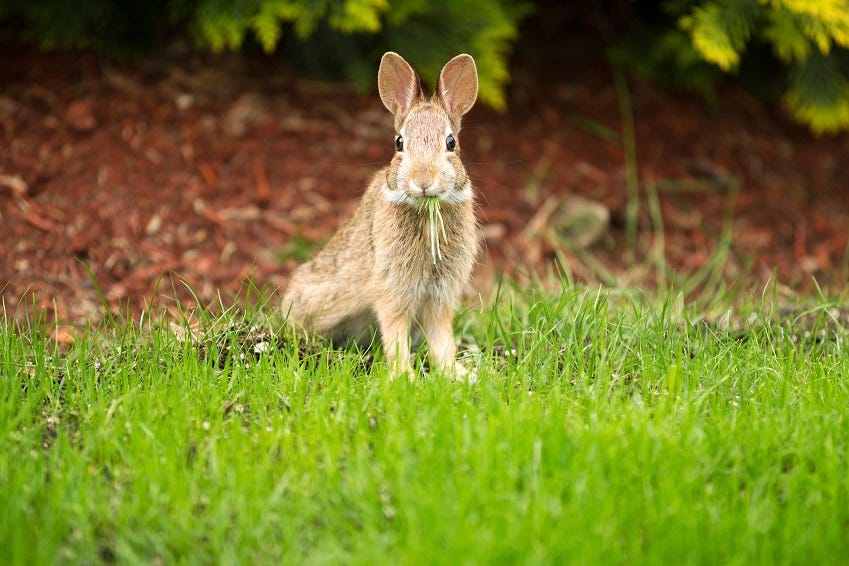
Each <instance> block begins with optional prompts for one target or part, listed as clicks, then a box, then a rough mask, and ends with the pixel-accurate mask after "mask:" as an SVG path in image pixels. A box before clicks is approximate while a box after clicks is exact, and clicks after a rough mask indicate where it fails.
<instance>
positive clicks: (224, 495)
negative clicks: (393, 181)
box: [0, 287, 849, 564]
mask: <svg viewBox="0 0 849 566" xmlns="http://www.w3.org/2000/svg"><path fill="white" fill-rule="evenodd" d="M677 299H678V297H677V295H675V294H673V293H670V294H668V295H664V296H661V297H660V298H654V297H649V296H646V295H643V294H640V293H630V292H616V291H605V292H602V291H597V290H586V289H575V288H571V287H568V288H566V289H564V290H563V291H562V292H560V293H558V294H555V295H546V294H543V293H542V292H518V291H515V290H511V289H502V292H501V295H500V297H499V299H498V300H497V301H496V302H495V304H494V306H493V307H491V308H484V309H479V310H471V311H467V312H465V313H464V314H463V316H462V317H461V318H460V319H459V320H458V327H459V328H460V330H461V332H462V334H463V336H464V337H465V338H464V342H465V344H464V347H463V348H462V350H464V352H465V356H466V357H468V358H471V360H469V361H467V363H468V364H469V365H473V366H476V368H477V372H478V380H477V382H476V383H473V384H458V383H455V382H453V381H451V380H448V379H444V378H442V377H441V376H439V375H430V376H425V377H422V378H420V379H417V380H416V381H414V382H412V383H409V382H407V381H406V380H396V381H393V382H391V381H389V380H388V379H387V372H386V368H385V366H384V365H383V363H382V362H381V358H380V354H379V353H378V356H377V361H376V363H375V364H374V365H373V366H372V367H371V368H366V367H364V363H363V357H362V355H361V354H360V353H358V352H356V351H353V350H348V351H335V350H329V349H327V348H322V347H305V345H303V344H298V343H297V342H295V341H293V340H292V339H291V337H289V336H288V335H287V334H285V333H280V334H277V333H268V332H267V331H265V332H262V331H258V330H256V329H250V328H249V320H250V319H248V320H244V319H242V318H241V316H240V315H239V314H238V313H237V312H236V311H235V310H229V311H225V312H224V314H222V315H218V316H216V317H213V316H211V315H208V314H207V315H206V316H201V317H200V319H199V320H200V323H199V324H190V322H191V321H189V320H188V319H187V321H186V323H185V325H183V327H181V328H179V329H175V328H174V327H173V326H171V325H169V324H166V323H165V321H157V320H153V321H151V320H146V321H145V323H144V324H143V325H138V324H132V323H129V322H127V323H124V324H122V325H113V326H110V327H108V328H98V329H90V330H89V331H88V332H86V333H85V334H84V335H82V336H80V338H79V339H78V340H77V342H76V343H75V344H74V345H73V346H72V347H70V348H69V349H68V350H67V351H61V349H57V345H56V344H53V343H52V342H51V340H50V338H49V330H50V329H49V328H48V327H47V326H46V325H44V324H40V323H32V324H30V325H27V326H25V327H16V326H14V325H13V323H12V322H10V321H9V320H4V321H3V322H2V326H0V374H2V379H0V389H2V392H1V393H0V443H2V446H3V450H2V451H1V452H0V501H2V505H0V548H2V549H3V550H2V552H3V560H4V562H8V563H19V564H23V563H26V564H39V563H53V562H75V563H78V562H111V561H116V560H117V561H120V562H151V561H162V562H166V563H174V562H189V563H222V562H226V563H230V562H245V563H268V562H276V563H280V562H284V563H292V562H296V563H326V562H340V561H342V562H356V563H366V562H368V563H372V562H389V561H393V562H396V561H397V562H401V563H435V562H440V563H445V562H450V563H454V562H456V563H468V562H476V563H477V562H495V563H517V562H518V563H539V562H542V563H552V562H575V563H604V564H609V563H633V562H640V563H644V562H648V563H666V564H668V563H802V562H804V563H837V562H840V561H842V560H843V559H844V557H845V556H847V555H849V531H847V525H849V474H847V469H849V468H847V464H849V462H847V445H849V421H847V416H846V414H847V411H846V408H847V407H848V406H849V385H847V381H846V376H847V375H849V355H847V350H846V348H847V344H846V339H847V331H846V327H845V319H844V318H842V315H840V314H839V311H835V310H834V307H835V305H832V304H829V303H828V302H826V301H825V300H820V301H819V302H817V303H816V304H812V305H810V308H809V309H807V310H805V311H802V310H793V311H788V312H789V313H790V314H788V313H782V312H779V311H778V310H773V309H772V307H770V306H768V305H769V302H768V301H760V300H757V299H751V300H750V301H749V302H748V303H747V304H745V305H743V310H744V311H746V312H745V316H742V318H740V319H736V318H734V319H735V320H739V321H742V323H741V324H739V325H737V326H738V327H735V328H734V329H733V330H731V329H728V328H726V326H725V325H724V324H719V323H715V322H709V321H708V322H706V321H705V320H703V317H702V313H700V312H696V311H691V310H690V308H689V307H687V306H686V305H682V303H681V302H680V301H678V300H677ZM835 312H838V314H835ZM732 326H733V325H732ZM257 332H259V336H260V337H259V338H256V337H254V338H251V339H248V338H249V337H250V336H253V335H255V334H256V333H257ZM187 336H192V337H193V338H191V339H189V338H187ZM258 344H264V345H265V346H262V347H259V346H258Z"/></svg>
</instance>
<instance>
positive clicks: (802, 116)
mask: <svg viewBox="0 0 849 566" xmlns="http://www.w3.org/2000/svg"><path fill="white" fill-rule="evenodd" d="M665 10H666V14H667V16H669V17H671V18H672V19H673V20H675V21H676V22H677V29H676V30H671V31H670V30H669V29H668V28H667V29H666V30H664V31H661V32H657V33H656V34H655V39H654V41H653V42H652V45H653V47H651V48H650V49H649V51H648V52H647V53H646V54H645V55H646V57H645V58H644V61H649V62H650V64H651V62H652V61H655V60H657V59H659V58H661V57H663V58H664V59H663V60H664V61H665V62H666V64H669V62H671V64H672V65H673V66H674V67H677V69H678V72H679V73H681V74H683V75H687V74H689V73H690V72H691V71H692V70H693V69H697V68H700V67H701V65H700V64H699V62H698V59H700V60H701V61H704V62H707V63H708V64H710V65H712V66H715V67H716V68H718V69H719V70H721V71H722V72H725V73H739V72H740V69H741V63H742V59H743V57H745V56H747V53H746V52H747V49H750V48H754V51H755V53H753V54H751V56H753V57H754V56H756V53H757V48H759V47H761V46H766V47H768V48H769V50H770V52H771V53H772V56H773V57H774V58H775V59H776V60H777V61H778V62H779V63H780V64H781V66H782V67H783V68H784V69H785V70H786V75H785V76H786V84H785V86H784V88H785V93H784V96H783V101H784V103H785V105H786V106H787V108H788V109H789V110H790V112H791V114H792V115H793V116H794V117H795V118H796V119H797V120H799V121H801V122H803V123H805V124H806V125H808V126H809V127H810V128H811V130H813V131H814V132H816V133H833V132H837V131H840V130H846V129H849V67H847V64H846V60H847V53H848V52H847V49H849V0H707V1H705V0H692V1H687V0H683V1H674V2H667V3H666V4H665ZM682 34H683V35H684V36H685V37H686V38H687V39H688V41H687V44H686V45H684V44H682V43H681V38H682ZM670 38H676V39H675V42H676V44H677V45H678V46H679V47H681V48H682V49H683V51H678V52H671V51H670V50H668V49H664V47H663V46H664V45H667V46H668V45H669V44H670ZM658 54H659V55H660V56H661V57H658ZM644 64H645V63H644ZM658 66H659V65H658ZM637 68H638V69H639V65H638V66H637ZM746 72H747V73H751V68H747V69H746ZM746 78H747V79H748V80H749V81H751V80H752V79H753V77H746ZM754 79H755V80H758V81H769V80H770V77H768V76H761V77H754Z"/></svg>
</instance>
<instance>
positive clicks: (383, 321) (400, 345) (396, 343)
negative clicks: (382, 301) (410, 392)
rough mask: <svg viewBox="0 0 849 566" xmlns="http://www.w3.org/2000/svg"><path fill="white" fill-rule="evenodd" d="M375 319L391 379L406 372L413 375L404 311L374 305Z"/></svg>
mask: <svg viewBox="0 0 849 566" xmlns="http://www.w3.org/2000/svg"><path fill="white" fill-rule="evenodd" d="M376 310H377V321H378V324H379V325H380V336H381V341H382V343H383V354H384V355H385V356H386V363H387V365H389V376H390V378H391V379H395V378H396V377H398V376H400V375H403V374H405V373H406V374H407V376H408V377H409V378H410V379H413V378H414V377H415V374H414V373H413V366H412V364H411V363H410V319H409V317H408V316H407V314H406V313H404V312H403V311H401V310H400V309H396V308H394V307H393V306H389V305H383V306H376Z"/></svg>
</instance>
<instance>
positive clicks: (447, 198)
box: [381, 180, 472, 206]
mask: <svg viewBox="0 0 849 566" xmlns="http://www.w3.org/2000/svg"><path fill="white" fill-rule="evenodd" d="M381 192H382V193H383V196H384V198H386V200H387V201H389V202H390V203H392V204H409V205H413V206H419V205H420V204H421V202H422V198H423V195H421V194H420V193H418V192H413V193H409V192H407V191H403V190H401V189H392V188H390V187H389V185H387V184H385V183H384V185H383V187H382V191H381ZM426 196H429V197H430V196H435V197H439V200H440V201H442V202H444V203H446V204H460V203H464V202H467V201H469V200H471V199H472V183H471V182H470V181H468V180H467V181H466V184H465V185H463V187H462V188H461V189H459V190H458V189H452V190H449V191H443V192H441V193H438V194H430V195H426Z"/></svg>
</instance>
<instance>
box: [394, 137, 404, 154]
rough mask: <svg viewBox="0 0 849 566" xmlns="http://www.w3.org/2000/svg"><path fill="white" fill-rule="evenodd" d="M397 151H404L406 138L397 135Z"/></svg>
mask: <svg viewBox="0 0 849 566" xmlns="http://www.w3.org/2000/svg"><path fill="white" fill-rule="evenodd" d="M395 151H404V138H403V137H401V136H395Z"/></svg>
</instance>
